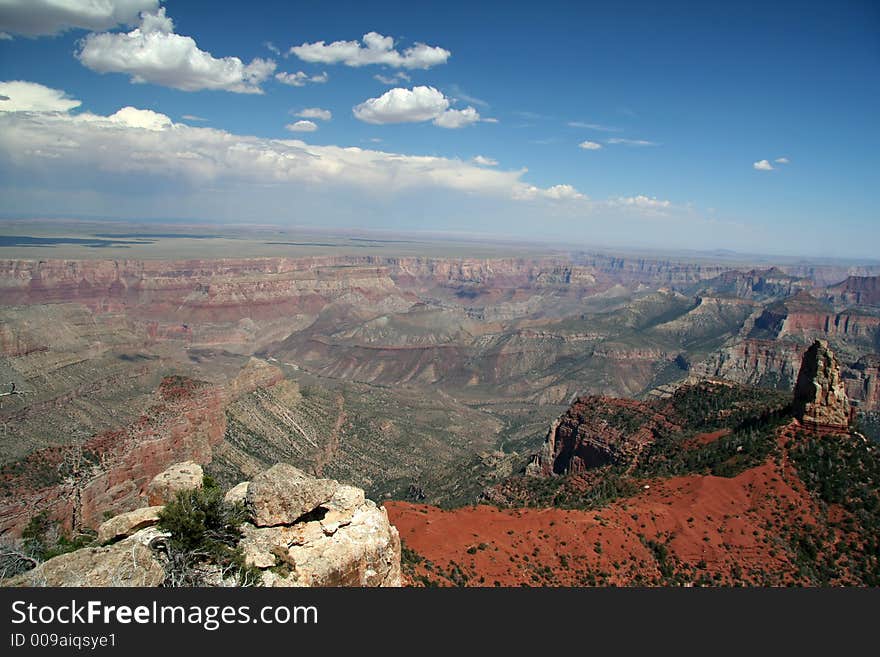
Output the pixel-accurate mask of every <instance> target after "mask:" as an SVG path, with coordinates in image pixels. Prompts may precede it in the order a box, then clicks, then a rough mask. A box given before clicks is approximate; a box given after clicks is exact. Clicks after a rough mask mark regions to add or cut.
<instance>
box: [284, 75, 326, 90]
mask: <svg viewBox="0 0 880 657" xmlns="http://www.w3.org/2000/svg"><path fill="white" fill-rule="evenodd" d="M275 79H276V80H278V81H279V82H281V83H283V84H289V85H290V86H291V87H304V86H306V84H307V83H309V82H311V83H314V84H324V83H325V82H327V80H329V79H330V76H329V75H327V73H326V72H324V73H321V74H320V75H309V74H308V73H303V72H302V71H297V72H296V73H284V72H281V73H276V74H275Z"/></svg>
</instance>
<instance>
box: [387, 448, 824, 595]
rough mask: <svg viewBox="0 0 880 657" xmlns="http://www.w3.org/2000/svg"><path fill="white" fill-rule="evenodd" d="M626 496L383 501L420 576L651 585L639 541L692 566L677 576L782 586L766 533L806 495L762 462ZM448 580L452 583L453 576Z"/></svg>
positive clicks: (810, 517)
mask: <svg viewBox="0 0 880 657" xmlns="http://www.w3.org/2000/svg"><path fill="white" fill-rule="evenodd" d="M645 485H647V486H650V487H649V488H645V489H643V490H642V492H641V493H639V494H638V495H636V496H634V497H632V498H628V499H625V500H619V501H617V502H615V503H614V504H612V505H610V506H608V507H607V508H604V509H600V510H595V511H583V510H570V511H569V510H561V509H533V508H528V509H525V508H524V509H504V510H499V509H497V508H494V507H490V506H482V505H481V506H472V507H464V508H461V509H456V510H451V511H445V510H441V509H438V508H436V507H431V506H425V505H418V504H409V503H405V502H386V503H385V507H386V508H387V509H388V515H389V518H390V519H391V522H392V523H393V524H394V525H396V526H397V528H398V530H399V531H400V536H401V538H402V539H403V541H404V543H405V545H406V546H407V547H408V548H410V549H412V550H414V551H416V552H417V553H418V554H419V555H421V556H422V557H424V558H425V559H427V560H429V561H430V562H431V564H432V565H431V567H430V568H431V569H430V570H429V569H428V567H426V564H425V562H422V563H421V564H419V565H417V566H416V567H415V570H414V571H413V572H412V573H411V580H410V583H414V584H420V583H421V582H420V581H419V580H420V577H425V576H427V577H428V578H429V579H431V580H433V581H435V582H436V583H439V584H441V585H449V584H451V583H454V582H455V581H456V576H455V575H453V574H451V568H453V566H454V565H455V564H457V565H458V567H459V568H460V569H461V571H462V572H463V573H464V576H465V577H466V578H467V585H469V586H493V585H494V586H498V585H501V586H522V585H532V586H534V585H563V586H566V585H584V584H593V583H595V584H610V585H632V584H660V583H664V582H663V578H662V577H661V571H660V563H659V562H658V560H657V558H656V556H655V551H652V549H650V548H649V547H648V546H647V545H646V544H645V543H646V542H647V541H648V540H653V541H656V542H657V543H660V544H665V545H666V548H667V549H668V553H669V557H670V558H671V560H672V561H676V560H677V561H678V562H680V563H683V564H689V565H690V566H694V567H695V568H696V570H695V571H694V572H693V573H690V574H689V576H687V577H684V578H683V579H682V580H681V581H682V583H684V584H685V585H687V584H690V583H692V582H694V581H696V582H697V583H709V582H710V581H711V582H712V583H713V584H730V583H734V582H747V583H753V584H762V583H772V584H784V583H789V582H794V581H797V568H796V567H795V566H794V565H793V564H792V563H791V562H790V561H789V559H788V556H787V555H788V553H787V551H786V550H784V549H782V548H781V547H780V542H779V541H778V540H777V539H778V537H779V536H781V535H782V534H783V532H784V528H785V527H786V525H788V524H789V523H790V522H791V519H793V518H800V519H802V520H803V522H807V523H813V522H815V508H814V503H813V501H812V500H811V498H810V496H809V494H808V493H807V492H806V491H805V489H804V488H803V485H802V484H801V483H800V481H799V480H798V479H797V476H796V474H795V473H794V472H793V471H792V470H791V468H790V467H788V466H786V465H785V464H783V465H777V464H776V463H774V462H773V461H772V460H770V461H768V462H766V463H764V464H762V465H761V466H759V467H756V468H752V469H751V470H747V471H746V472H743V473H741V474H740V475H738V476H736V477H733V478H723V477H715V476H698V475H692V476H684V477H676V478H672V479H666V480H651V481H650V482H646V484H645ZM461 581H462V579H461V577H458V583H461Z"/></svg>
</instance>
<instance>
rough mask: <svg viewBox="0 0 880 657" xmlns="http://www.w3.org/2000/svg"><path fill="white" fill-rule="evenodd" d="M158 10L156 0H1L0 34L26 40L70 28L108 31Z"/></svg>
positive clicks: (134, 21) (157, 0)
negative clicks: (26, 38) (25, 38)
mask: <svg viewBox="0 0 880 657" xmlns="http://www.w3.org/2000/svg"><path fill="white" fill-rule="evenodd" d="M158 8H159V0H2V1H0V30H3V31H4V32H11V33H13V34H21V35H24V36H29V37H37V36H47V35H50V34H59V33H61V32H64V31H66V30H70V29H73V28H81V29H85V30H92V31H97V30H108V29H110V28H112V27H115V26H116V25H120V24H125V25H135V24H136V23H137V22H138V16H139V15H140V13H141V12H148V13H153V12H155V11H156V10H157V9H158Z"/></svg>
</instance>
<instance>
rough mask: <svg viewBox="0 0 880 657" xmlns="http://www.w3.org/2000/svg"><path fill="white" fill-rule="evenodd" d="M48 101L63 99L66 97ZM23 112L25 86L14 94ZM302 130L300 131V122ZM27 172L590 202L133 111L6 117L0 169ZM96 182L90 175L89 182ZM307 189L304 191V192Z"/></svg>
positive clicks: (509, 179) (470, 169)
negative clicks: (341, 187)
mask: <svg viewBox="0 0 880 657" xmlns="http://www.w3.org/2000/svg"><path fill="white" fill-rule="evenodd" d="M48 91H49V92H54V94H49V95H50V96H51V97H54V98H64V97H65V96H64V94H63V93H62V92H60V91H55V90H48ZM4 93H7V94H8V95H9V96H10V102H12V106H13V107H18V108H22V107H23V106H24V105H25V103H24V96H23V93H24V92H22V91H21V89H20V88H16V87H13V88H11V89H8V91H7V92H4ZM294 125H295V124H294ZM10 166H11V167H12V168H13V169H14V170H15V171H18V172H26V171H31V170H35V169H37V170H40V171H43V172H49V175H53V174H51V172H50V171H49V170H47V169H46V167H50V166H57V167H58V169H57V170H55V174H56V175H62V174H63V175H64V176H66V178H67V179H68V180H70V181H71V184H73V182H72V181H73V180H74V179H76V176H77V175H79V172H82V175H83V177H84V179H90V180H94V178H93V177H91V176H93V174H94V172H105V173H109V174H112V175H114V176H117V175H132V176H135V177H136V179H137V181H138V184H139V185H140V184H143V183H144V182H145V181H146V179H148V178H154V179H166V180H173V181H174V182H175V184H185V183H187V182H189V183H191V184H192V186H193V188H194V189H203V188H204V185H206V184H211V183H214V182H220V183H226V182H230V183H237V184H244V185H257V186H261V187H263V186H266V185H280V186H283V188H284V189H288V190H289V192H288V193H290V194H296V190H297V189H309V190H314V189H319V188H320V187H321V186H339V185H342V186H346V187H350V188H357V189H360V190H362V191H363V192H365V193H368V194H374V193H376V191H377V190H381V192H382V193H383V194H392V195H393V194H399V193H402V192H405V191H409V190H421V189H439V190H444V191H447V192H456V193H463V194H473V195H479V196H484V197H491V198H496V199H507V200H531V201H540V200H549V201H553V202H554V203H559V202H564V201H582V200H584V199H585V198H586V197H584V196H583V195H582V194H580V192H578V191H577V190H575V189H574V188H573V187H571V186H570V185H555V186H552V187H549V188H546V189H542V188H539V187H536V186H534V185H530V184H528V183H525V182H523V181H522V179H521V178H522V176H523V175H524V174H525V173H526V170H525V169H522V170H516V171H503V170H498V169H492V168H485V167H482V166H478V165H476V164H474V163H469V162H465V161H462V160H459V159H455V158H444V157H435V156H420V155H404V154H400V153H391V152H384V151H379V150H370V149H363V148H357V147H347V148H346V147H340V146H316V145H311V144H307V143H305V142H303V141H300V140H296V139H265V138H259V137H253V136H246V135H236V134H233V133H230V132H227V131H224V130H218V129H214V128H206V127H196V126H190V125H186V124H182V123H173V122H172V121H171V119H170V118H168V117H167V116H165V115H164V114H159V113H157V112H153V111H150V110H142V109H136V108H132V107H126V108H123V109H121V110H119V111H118V112H116V113H115V114H112V115H110V116H99V115H95V114H91V113H80V114H70V113H66V112H41V113H38V112H32V111H7V112H2V113H0V171H8V170H9V167H10ZM89 177H91V178H89ZM297 185H300V187H297Z"/></svg>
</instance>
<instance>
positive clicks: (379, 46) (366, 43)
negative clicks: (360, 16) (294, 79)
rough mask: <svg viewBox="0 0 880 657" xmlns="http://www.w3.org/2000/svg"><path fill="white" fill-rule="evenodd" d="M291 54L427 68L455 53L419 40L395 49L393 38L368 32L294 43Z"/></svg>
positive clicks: (351, 62) (305, 58)
mask: <svg viewBox="0 0 880 657" xmlns="http://www.w3.org/2000/svg"><path fill="white" fill-rule="evenodd" d="M290 54H292V55H296V56H297V57H299V58H300V59H301V60H303V61H305V62H313V63H320V64H345V65H346V66H367V65H369V64H384V65H386V66H391V67H393V68H407V69H417V68H420V69H427V68H431V67H432V66H436V65H438V64H445V63H446V60H447V59H449V57H450V55H451V54H452V53H451V52H449V51H448V50H446V49H445V48H440V47H437V46H428V45H425V44H424V43H416V44H415V45H414V46H412V47H411V48H407V49H406V50H404V51H403V53H401V52H399V51H397V50H395V49H394V39H393V38H392V37H389V36H382V35H381V34H379V33H377V32H368V33H367V34H365V35H364V36H363V41H362V43H361V42H358V41H334V42H333V43H330V44H327V43H325V42H324V41H317V42H315V43H304V44H302V45H301V46H293V47H292V48H291V49H290Z"/></svg>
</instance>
